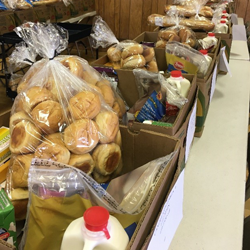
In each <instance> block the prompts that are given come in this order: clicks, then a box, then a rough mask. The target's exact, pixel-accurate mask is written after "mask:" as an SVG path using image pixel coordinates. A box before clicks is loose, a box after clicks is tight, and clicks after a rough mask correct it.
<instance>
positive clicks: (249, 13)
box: [235, 0, 250, 23]
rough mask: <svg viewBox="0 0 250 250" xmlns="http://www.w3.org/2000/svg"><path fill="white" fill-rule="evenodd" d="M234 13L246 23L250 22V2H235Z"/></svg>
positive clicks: (236, 0)
mask: <svg viewBox="0 0 250 250" xmlns="http://www.w3.org/2000/svg"><path fill="white" fill-rule="evenodd" d="M235 13H236V14H237V15H238V17H242V18H243V19H244V21H245V23H246V22H250V0H235Z"/></svg>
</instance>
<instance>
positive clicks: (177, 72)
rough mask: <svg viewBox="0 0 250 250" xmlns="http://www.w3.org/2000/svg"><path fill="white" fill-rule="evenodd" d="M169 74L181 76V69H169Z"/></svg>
mask: <svg viewBox="0 0 250 250" xmlns="http://www.w3.org/2000/svg"><path fill="white" fill-rule="evenodd" d="M170 75H171V76H172V77H182V74H181V71H179V70H173V71H171V73H170Z"/></svg>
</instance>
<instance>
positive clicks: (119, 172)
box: [111, 160, 123, 179]
mask: <svg viewBox="0 0 250 250" xmlns="http://www.w3.org/2000/svg"><path fill="white" fill-rule="evenodd" d="M122 170H123V163H122V160H120V162H119V165H118V167H117V169H116V170H115V171H114V172H113V173H112V174H111V179H114V178H116V177H117V176H119V175H120V174H121V172H122Z"/></svg>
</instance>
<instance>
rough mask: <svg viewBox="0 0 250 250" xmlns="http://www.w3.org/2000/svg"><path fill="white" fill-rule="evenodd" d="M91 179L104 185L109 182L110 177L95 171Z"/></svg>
mask: <svg viewBox="0 0 250 250" xmlns="http://www.w3.org/2000/svg"><path fill="white" fill-rule="evenodd" d="M92 176H93V179H94V180H95V181H96V182H98V183H106V182H109V181H110V180H111V175H102V174H100V173H98V172H96V171H93V173H92Z"/></svg>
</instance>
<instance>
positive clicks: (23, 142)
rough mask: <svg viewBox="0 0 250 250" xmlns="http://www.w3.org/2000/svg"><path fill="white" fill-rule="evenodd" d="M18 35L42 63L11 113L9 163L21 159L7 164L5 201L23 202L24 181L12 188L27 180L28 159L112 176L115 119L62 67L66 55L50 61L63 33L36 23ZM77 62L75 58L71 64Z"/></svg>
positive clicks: (90, 88) (97, 94)
mask: <svg viewBox="0 0 250 250" xmlns="http://www.w3.org/2000/svg"><path fill="white" fill-rule="evenodd" d="M17 33H18V34H19V35H20V36H21V37H22V38H23V40H24V41H25V42H27V43H28V44H29V46H30V47H31V48H33V49H35V50H36V52H37V53H39V55H40V56H44V59H42V60H40V61H38V62H36V63H34V64H33V65H32V66H31V67H30V69H29V70H28V72H27V73H26V74H25V76H24V79H23V84H22V85H19V86H21V87H22V89H21V90H20V89H19V91H20V92H19V94H18V95H17V97H16V98H15V101H14V104H13V107H12V110H11V117H10V130H11V140H10V151H11V153H12V156H13V159H14V157H15V155H18V156H20V157H21V158H22V159H21V160H20V159H19V160H18V162H19V163H18V164H14V163H13V164H10V169H9V173H8V176H7V180H8V181H7V182H6V191H7V193H8V196H9V197H10V199H11V200H13V199H14V198H13V196H14V197H15V200H23V197H24V196H23V195H22V194H23V192H24V191H25V190H26V189H27V182H25V186H23V184H20V185H16V184H14V183H15V181H14V179H15V178H16V179H22V180H23V179H24V180H27V178H26V177H27V174H26V173H27V169H28V168H29V163H30V161H29V160H30V157H32V158H39V159H48V160H54V161H58V162H62V163H65V164H70V165H72V166H76V167H78V168H80V169H82V170H83V171H85V172H86V173H88V174H89V175H90V174H92V172H93V171H94V169H95V170H96V169H98V170H99V171H102V175H104V176H107V175H109V176H111V174H112V173H113V172H114V171H115V170H116V169H117V168H118V166H119V162H120V161H121V149H120V145H121V142H120V140H119V138H120V137H119V118H118V116H117V114H116V113H115V112H114V111H113V110H112V108H111V107H110V106H109V105H108V104H107V103H106V102H105V97H104V95H103V94H102V92H101V91H99V90H98V89H97V87H96V86H95V85H93V83H90V82H88V80H87V79H86V80H83V79H80V78H79V77H78V76H76V75H74V74H72V72H71V71H70V70H69V69H67V67H65V65H64V63H65V60H66V61H67V60H68V59H69V57H68V56H58V57H56V58H54V55H55V54H56V53H55V51H57V53H60V51H63V50H64V49H65V48H66V47H65V46H67V38H66V37H67V36H66V35H65V34H66V33H65V32H64V31H63V30H61V28H57V27H56V26H54V25H52V24H40V23H37V24H33V23H25V24H23V25H22V26H20V27H18V28H17ZM60 34H63V37H62V36H61V35H60ZM43 40H44V41H43ZM48 40H50V43H49V41H48ZM40 45H43V46H40ZM72 58H73V57H70V59H72ZM79 60H80V59H79V58H75V61H74V63H76V65H77V63H78V62H79ZM85 62H86V61H85ZM80 66H81V67H80V69H79V72H80V73H81V75H82V74H84V70H83V69H82V65H80ZM92 70H94V69H92ZM87 72H88V71H87ZM88 73H89V72H88ZM96 75H97V76H98V77H99V78H98V79H99V80H100V81H99V83H102V81H103V80H102V79H101V77H100V76H99V75H98V73H97V72H96ZM91 79H93V75H92V78H91ZM110 90H111V93H113V92H112V89H111V88H110ZM118 143H119V145H118ZM104 155H105V157H104V158H103V156H104ZM114 157H115V159H113V158H114ZM26 159H28V160H26ZM97 164H99V165H98V167H96V165H97ZM14 165H16V166H19V167H14ZM18 197H19V199H18ZM26 198H27V196H26Z"/></svg>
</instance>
